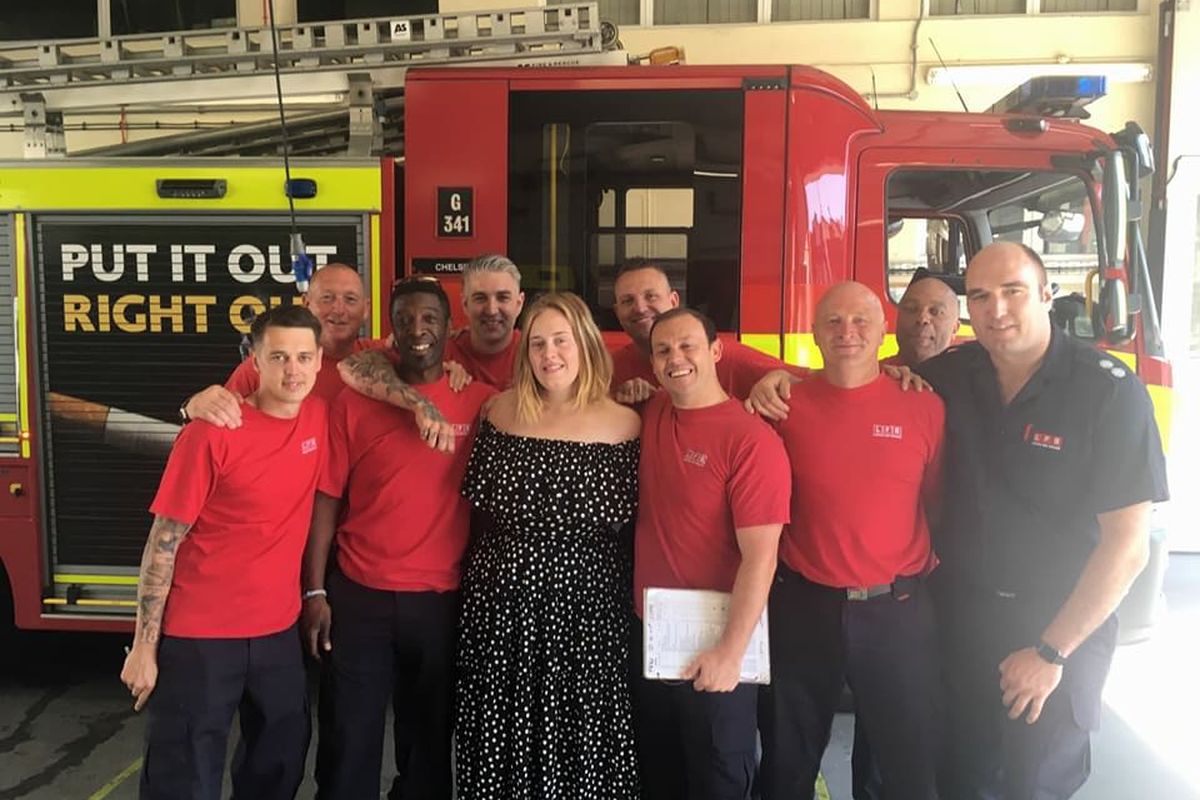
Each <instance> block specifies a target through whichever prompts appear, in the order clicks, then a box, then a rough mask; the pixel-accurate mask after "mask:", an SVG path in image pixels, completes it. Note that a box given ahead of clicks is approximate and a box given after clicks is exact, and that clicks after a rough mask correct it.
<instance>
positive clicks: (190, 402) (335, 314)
mask: <svg viewBox="0 0 1200 800" xmlns="http://www.w3.org/2000/svg"><path fill="white" fill-rule="evenodd" d="M304 305H305V307H306V308H307V309H308V310H309V311H311V312H312V313H313V314H314V315H315V316H316V318H317V319H318V320H319V321H320V323H321V353H322V355H321V364H320V370H319V371H318V373H317V380H316V384H315V385H314V386H313V394H314V395H316V396H317V397H320V398H323V399H324V400H325V401H326V402H329V401H331V400H333V398H334V396H335V395H336V394H337V393H338V392H340V391H341V390H342V387H343V386H344V384H343V383H342V379H341V377H340V376H339V375H338V371H337V364H338V362H339V361H341V360H342V359H343V358H345V357H346V356H348V355H350V354H351V353H353V352H355V351H356V350H360V349H362V348H364V347H381V346H383V345H382V343H381V342H375V341H373V340H370V339H360V338H359V336H358V334H359V331H360V330H361V329H362V326H363V322H364V321H365V320H366V318H367V314H368V312H369V311H370V300H369V299H368V298H367V295H366V292H365V291H364V290H363V282H362V278H361V277H360V276H359V274H358V270H356V269H355V268H354V267H351V266H350V265H348V264H339V263H331V264H326V265H325V266H323V267H321V268H320V269H319V270H317V271H316V272H315V273H313V276H312V281H311V283H310V284H309V287H308V291H307V292H305V294H304ZM257 388H258V372H257V371H255V369H254V358H253V356H251V357H249V358H246V359H245V360H244V361H242V363H241V364H239V365H238V366H237V367H236V368H235V369H234V370H233V372H232V373H230V375H229V379H228V380H226V381H225V385H224V386H217V385H213V386H209V387H207V388H205V389H202V390H201V391H199V392H196V394H194V395H192V396H191V397H189V398H188V399H187V401H186V402H185V403H184V404H183V406H182V407H181V408H180V409H179V411H180V416H181V417H183V419H184V421H185V422H186V421H188V420H191V419H202V420H205V421H206V422H210V423H212V424H213V425H219V426H222V427H229V428H236V427H237V426H238V425H240V424H241V399H242V398H243V397H245V396H246V395H248V394H250V393H251V392H253V391H254V390H255V389H257Z"/></svg>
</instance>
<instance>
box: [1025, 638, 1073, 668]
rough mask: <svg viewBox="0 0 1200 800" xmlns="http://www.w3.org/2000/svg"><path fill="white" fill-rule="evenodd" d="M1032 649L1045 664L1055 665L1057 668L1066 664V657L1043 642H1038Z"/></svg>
mask: <svg viewBox="0 0 1200 800" xmlns="http://www.w3.org/2000/svg"><path fill="white" fill-rule="evenodd" d="M1033 649H1034V652H1036V653H1037V654H1038V656H1039V657H1040V658H1041V659H1042V661H1045V662H1046V663H1047V664H1056V665H1058V666H1062V665H1063V664H1065V663H1067V657H1066V656H1064V655H1063V654H1062V653H1060V652H1058V650H1056V649H1054V648H1053V647H1051V646H1050V645H1048V644H1046V643H1045V642H1040V641H1039V642H1038V643H1037V645H1036V646H1035V647H1034V648H1033Z"/></svg>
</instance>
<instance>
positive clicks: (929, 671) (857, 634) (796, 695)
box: [759, 565, 938, 800]
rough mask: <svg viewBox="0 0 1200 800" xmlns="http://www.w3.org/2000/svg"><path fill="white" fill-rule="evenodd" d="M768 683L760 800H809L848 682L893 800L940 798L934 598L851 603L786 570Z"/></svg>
mask: <svg viewBox="0 0 1200 800" xmlns="http://www.w3.org/2000/svg"><path fill="white" fill-rule="evenodd" d="M770 624H771V628H770V636H771V684H770V686H766V687H764V688H763V691H762V693H761V700H760V702H761V704H760V707H759V725H760V731H761V733H762V740H763V760H762V778H761V780H762V796H763V798H764V800H800V799H801V798H803V800H808V799H809V798H811V797H812V796H813V790H814V785H815V783H816V779H817V774H818V773H819V771H820V768H821V756H822V755H823V754H824V752H825V748H826V746H827V745H828V744H829V735H830V730H831V726H832V724H833V716H834V713H835V712H836V711H837V705H838V700H839V698H840V696H841V691H842V684H843V681H845V682H846V683H848V684H849V685H850V688H851V690H852V691H853V692H854V701H855V712H856V720H855V726H856V727H858V726H861V727H862V730H863V734H864V736H865V737H866V739H867V741H868V742H869V744H870V751H871V753H873V754H874V758H875V760H876V762H877V763H878V766H879V773H880V777H881V779H882V784H883V793H884V796H885V797H887V798H888V800H932V799H933V798H936V797H937V796H938V795H937V780H936V775H937V769H936V768H937V755H938V739H937V710H936V703H937V696H938V695H937V641H936V636H935V633H936V632H935V630H934V617H933V606H932V600H931V599H930V597H929V595H928V592H927V590H926V588H925V585H924V583H923V582H920V581H914V582H913V584H912V587H911V589H910V590H909V594H907V595H905V596H903V597H895V596H893V595H890V594H889V595H882V596H880V597H876V598H872V599H870V600H866V601H851V600H847V599H846V592H845V591H844V590H838V589H831V588H829V587H825V586H820V585H818V584H815V583H812V582H811V581H808V580H806V579H805V578H804V577H802V576H801V575H799V574H798V573H796V572H793V571H792V570H790V569H788V568H787V567H785V566H783V565H780V567H779V570H778V573H777V575H776V579H775V584H774V585H773V586H772V588H771V600H770Z"/></svg>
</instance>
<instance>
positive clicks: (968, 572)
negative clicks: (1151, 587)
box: [917, 328, 1167, 626]
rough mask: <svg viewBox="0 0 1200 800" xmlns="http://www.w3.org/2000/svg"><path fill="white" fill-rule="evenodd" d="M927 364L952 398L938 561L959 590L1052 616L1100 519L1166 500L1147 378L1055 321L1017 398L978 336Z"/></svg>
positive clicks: (926, 371) (1041, 620)
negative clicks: (1007, 398)
mask: <svg viewBox="0 0 1200 800" xmlns="http://www.w3.org/2000/svg"><path fill="white" fill-rule="evenodd" d="M917 372H918V373H920V374H921V375H922V376H923V377H924V378H925V379H926V380H928V381H929V382H930V383H931V384H933V386H934V388H935V389H936V390H937V391H938V393H939V394H940V395H941V396H942V399H943V400H944V401H945V404H946V446H945V485H944V493H943V496H944V498H945V500H944V509H943V518H942V521H941V523H940V524H939V525H938V526H937V528H936V530H935V532H934V534H935V535H934V547H935V549H936V550H937V552H938V555H939V557H940V558H941V561H942V564H941V567H940V568H939V569H940V570H942V571H944V573H945V574H946V577H947V578H948V579H949V580H950V581H951V585H952V586H955V587H957V588H958V589H960V590H968V589H979V590H982V591H985V592H995V593H998V594H1000V595H1001V596H1004V597H1010V598H1015V599H1019V600H1021V601H1022V602H1021V606H1022V607H1023V608H1025V609H1027V610H1028V612H1029V614H1030V619H1031V620H1032V621H1035V622H1034V624H1036V625H1043V626H1044V625H1046V624H1049V621H1050V619H1051V618H1052V617H1053V615H1054V614H1055V613H1056V612H1057V610H1058V609H1059V608H1060V607H1061V605H1062V604H1063V602H1065V600H1066V598H1067V596H1068V595H1069V594H1070V593H1071V591H1072V589H1073V588H1074V586H1075V584H1076V582H1077V581H1078V580H1079V577H1080V575H1081V573H1082V572H1083V568H1084V566H1085V564H1086V563H1087V560H1088V558H1089V557H1090V556H1091V554H1092V551H1093V550H1094V549H1095V547H1096V545H1097V543H1098V542H1099V536H1100V525H1099V521H1098V519H1097V515H1098V514H1103V513H1105V512H1108V511H1115V510H1117V509H1121V508H1125V507H1127V506H1131V505H1136V504H1138V503H1142V502H1146V501H1154V502H1157V501H1162V500H1166V499H1167V481H1166V466H1165V461H1164V458H1163V450H1162V443H1161V441H1160V439H1159V434H1158V427H1157V425H1156V423H1155V421H1154V413H1153V408H1152V405H1151V402H1150V398H1149V395H1148V394H1147V392H1146V388H1145V386H1143V385H1142V383H1141V381H1140V380H1138V378H1137V376H1136V375H1134V374H1133V373H1132V372H1131V371H1130V369H1129V368H1128V367H1127V366H1126V365H1125V364H1124V363H1123V362H1121V361H1120V360H1119V359H1117V358H1115V357H1114V356H1112V355H1109V354H1107V353H1104V352H1101V351H1099V350H1096V349H1095V348H1092V347H1089V346H1087V345H1085V344H1083V343H1081V342H1078V341H1076V340H1073V339H1070V338H1069V337H1067V336H1066V335H1065V334H1063V333H1062V332H1061V331H1059V330H1058V329H1057V328H1056V329H1054V331H1053V334H1052V338H1051V341H1050V347H1049V350H1048V351H1047V353H1046V356H1045V359H1044V360H1043V363H1042V365H1041V367H1040V368H1039V369H1038V370H1037V372H1036V373H1035V374H1034V375H1033V376H1032V377H1031V378H1030V379H1029V381H1028V383H1027V384H1026V385H1025V386H1024V387H1023V388H1022V389H1021V391H1020V392H1019V393H1018V394H1017V396H1016V397H1015V398H1013V400H1012V401H1011V402H1010V403H1009V404H1008V405H1007V406H1006V405H1004V403H1003V401H1002V397H1001V393H1000V387H999V384H998V382H997V379H996V372H995V368H994V367H993V366H992V362H991V359H990V357H989V356H988V354H987V351H985V350H984V349H983V347H982V346H981V345H980V344H979V343H978V342H971V343H969V344H965V345H961V346H959V347H954V348H951V349H950V350H948V351H946V352H945V353H943V354H942V355H940V356H937V357H935V358H932V359H930V360H928V361H926V362H924V363H923V364H921V365H920V366H919V367H918V368H917Z"/></svg>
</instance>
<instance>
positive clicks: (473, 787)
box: [454, 420, 639, 800]
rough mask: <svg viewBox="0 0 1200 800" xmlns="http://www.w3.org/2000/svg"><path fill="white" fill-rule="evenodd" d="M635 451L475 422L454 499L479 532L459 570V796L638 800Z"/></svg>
mask: <svg viewBox="0 0 1200 800" xmlns="http://www.w3.org/2000/svg"><path fill="white" fill-rule="evenodd" d="M637 462H638V443H637V442H636V441H630V442H624V443H621V444H617V445H611V444H602V443H595V444H592V443H582V442H567V441H560V440H550V439H536V438H530V437H524V436H514V435H511V434H507V433H503V432H501V431H499V430H497V429H496V428H495V427H493V426H492V425H491V423H489V422H487V421H486V420H485V421H484V422H483V423H482V425H481V426H480V429H479V434H478V437H477V438H476V441H475V448H474V450H473V451H472V453H471V460H470V463H469V465H468V467H467V474H466V478H465V479H464V481H463V494H464V495H465V496H466V497H467V498H468V499H469V500H470V501H471V502H472V504H474V505H475V506H476V507H477V508H479V509H480V510H482V511H484V512H486V514H487V515H488V516H490V518H491V523H490V526H489V528H488V529H487V530H486V532H484V533H483V535H482V536H480V538H479V539H478V541H476V542H475V543H474V545H473V547H472V548H471V550H470V551H469V552H468V554H467V560H466V564H465V568H464V571H463V586H462V598H463V609H462V617H461V622H460V626H461V637H460V642H459V655H458V695H457V702H458V708H457V717H456V724H455V734H454V735H455V742H456V748H457V749H456V774H457V776H458V780H457V783H458V797H459V800H556V799H560V798H561V799H562V800H592V799H593V798H594V800H621V799H622V798H636V797H637V796H638V792H639V789H638V779H637V768H636V763H635V750H634V741H633V724H632V721H631V710H630V690H629V624H630V609H631V596H630V592H631V583H632V581H631V559H630V546H629V543H628V541H626V540H625V539H624V538H623V536H622V534H621V528H622V526H623V525H624V524H625V523H628V522H629V521H631V520H632V519H633V517H634V514H635V508H636V503H637Z"/></svg>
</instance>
